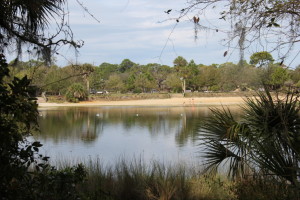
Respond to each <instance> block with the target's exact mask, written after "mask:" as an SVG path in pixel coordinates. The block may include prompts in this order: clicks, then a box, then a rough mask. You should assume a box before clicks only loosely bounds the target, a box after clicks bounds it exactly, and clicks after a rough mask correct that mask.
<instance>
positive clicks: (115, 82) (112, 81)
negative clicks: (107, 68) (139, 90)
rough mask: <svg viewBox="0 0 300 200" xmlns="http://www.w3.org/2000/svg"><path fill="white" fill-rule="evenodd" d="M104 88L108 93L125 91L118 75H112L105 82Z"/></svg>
mask: <svg viewBox="0 0 300 200" xmlns="http://www.w3.org/2000/svg"><path fill="white" fill-rule="evenodd" d="M105 88H106V89H108V90H109V91H114V92H120V91H123V90H124V89H125V85H124V83H123V80H122V79H121V77H120V76H119V75H117V74H113V75H111V76H110V77H109V79H108V80H107V81H106V82H105Z"/></svg>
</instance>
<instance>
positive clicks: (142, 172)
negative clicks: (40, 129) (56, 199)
mask: <svg viewBox="0 0 300 200" xmlns="http://www.w3.org/2000/svg"><path fill="white" fill-rule="evenodd" d="M78 161H79V160H78ZM72 164H74V163H70V162H69V163H68V162H63V161H59V162H58V163H57V166H58V168H61V169H63V168H66V167H68V166H70V165H72ZM83 164H84V166H85V167H86V170H87V172H88V175H87V177H86V180H85V181H84V183H83V184H81V185H79V186H78V188H77V189H78V191H79V193H80V194H81V197H82V199H84V200H90V199H93V200H94V199H95V200H102V199H103V200H104V199H105V200H196V199H201V200H238V199H242V200H258V199H260V200H269V199H291V200H293V199H298V196H297V191H295V190H294V189H293V188H291V186H290V185H288V184H286V183H284V182H280V181H278V180H275V179H271V178H270V177H262V176H255V177H254V176H253V177H248V178H246V179H242V180H230V179H228V178H227V177H226V176H222V175H212V174H203V173H201V172H202V170H201V168H200V167H199V166H195V165H189V166H187V165H186V164H174V163H173V164H168V165H167V164H164V163H159V162H156V161H153V162H151V163H150V164H146V163H145V162H144V161H143V159H133V160H131V161H126V160H125V159H120V160H119V161H118V162H116V164H114V165H105V164H104V163H103V162H102V160H101V159H99V158H95V159H91V158H90V159H89V160H85V161H83Z"/></svg>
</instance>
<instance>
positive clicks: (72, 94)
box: [66, 83, 88, 103]
mask: <svg viewBox="0 0 300 200" xmlns="http://www.w3.org/2000/svg"><path fill="white" fill-rule="evenodd" d="M87 97H88V93H87V91H86V89H85V88H84V87H83V85H81V84H79V83H74V84H73V85H71V86H70V87H69V89H68V91H67V93H66V100H67V101H69V102H74V103H77V102H79V101H84V100H86V99H87Z"/></svg>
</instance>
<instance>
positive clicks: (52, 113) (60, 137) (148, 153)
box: [33, 106, 237, 164]
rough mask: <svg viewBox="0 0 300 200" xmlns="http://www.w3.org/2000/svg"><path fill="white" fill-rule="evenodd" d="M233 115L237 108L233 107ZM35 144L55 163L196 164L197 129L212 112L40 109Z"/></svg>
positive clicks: (195, 109) (198, 109)
mask: <svg viewBox="0 0 300 200" xmlns="http://www.w3.org/2000/svg"><path fill="white" fill-rule="evenodd" d="M232 109H237V107H236V106H235V107H234V106H232ZM39 113H40V117H39V124H40V133H36V134H34V136H33V137H34V138H35V139H36V140H38V141H41V143H42V144H44V146H43V147H42V148H41V150H42V152H43V153H45V154H46V155H47V156H50V157H51V158H52V159H53V160H67V161H72V162H76V161H81V160H85V159H88V158H100V159H101V160H103V161H104V162H106V163H112V164H113V163H115V162H116V161H117V160H119V159H121V158H125V159H126V160H132V159H135V158H142V159H143V160H144V161H145V162H150V161H152V160H155V161H160V162H164V163H170V162H171V163H172V162H195V161H198V160H199V159H200V158H199V156H200V155H201V150H200V149H199V147H198V144H199V141H198V139H197V138H198V135H197V132H198V129H199V125H200V124H201V122H202V121H203V119H205V118H207V117H208V116H209V115H210V114H211V111H210V109H209V108H208V107H129V106H120V107H116V106H114V107H112V106H106V107H103V106H102V107H59V108H48V109H45V108H43V109H39Z"/></svg>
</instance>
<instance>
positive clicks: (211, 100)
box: [39, 97, 244, 107]
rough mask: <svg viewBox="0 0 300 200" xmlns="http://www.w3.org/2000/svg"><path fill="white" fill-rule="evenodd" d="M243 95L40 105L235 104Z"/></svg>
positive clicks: (238, 102) (240, 100) (48, 104)
mask: <svg viewBox="0 0 300 200" xmlns="http://www.w3.org/2000/svg"><path fill="white" fill-rule="evenodd" d="M243 103H244V100H243V98H242V97H199V98H170V99H143V100H124V101H84V102H80V103H39V107H58V106H206V105H235V104H243Z"/></svg>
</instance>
